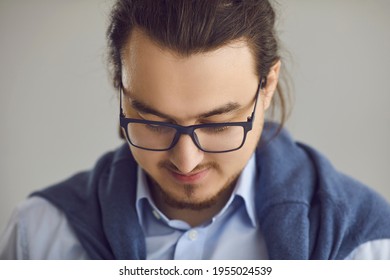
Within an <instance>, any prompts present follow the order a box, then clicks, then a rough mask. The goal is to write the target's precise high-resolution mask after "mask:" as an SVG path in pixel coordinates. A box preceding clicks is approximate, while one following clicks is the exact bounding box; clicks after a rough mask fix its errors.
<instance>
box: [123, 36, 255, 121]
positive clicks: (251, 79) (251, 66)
mask: <svg viewBox="0 0 390 280" xmlns="http://www.w3.org/2000/svg"><path fill="white" fill-rule="evenodd" d="M122 83H123V87H124V90H125V91H126V92H129V93H131V95H132V96H134V97H135V98H137V99H138V100H140V101H142V102H144V103H145V104H148V105H149V106H151V107H153V108H159V111H163V112H164V111H165V112H166V113H172V112H177V114H178V115H180V116H178V117H183V118H186V117H190V116H191V115H192V114H194V115H196V114H200V113H202V112H204V111H207V109H212V108H213V107H215V106H220V105H221V104H224V103H228V102H241V103H244V102H247V101H249V100H251V99H252V98H253V95H254V94H255V90H256V87H257V83H258V77H257V76H256V74H255V61H254V58H253V55H252V53H251V49H250V47H249V46H248V44H247V43H246V42H245V41H238V42H233V43H231V44H228V45H225V46H223V47H221V48H219V49H216V50H214V51H210V52H203V53H196V54H193V55H190V56H179V55H178V54H176V53H174V52H173V51H171V50H167V49H164V48H161V47H160V46H159V45H157V44H156V43H155V42H153V41H152V40H150V38H149V37H148V36H147V35H145V34H144V33H142V32H140V31H138V30H137V29H136V30H134V31H133V32H132V34H131V36H130V37H129V39H128V41H127V43H126V46H125V48H124V50H123V53H122Z"/></svg>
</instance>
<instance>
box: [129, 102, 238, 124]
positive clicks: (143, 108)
mask: <svg viewBox="0 0 390 280" xmlns="http://www.w3.org/2000/svg"><path fill="white" fill-rule="evenodd" d="M131 106H132V107H133V108H134V109H135V110H137V111H138V112H140V113H143V114H152V115H155V116H158V117H161V118H164V119H168V120H174V118H173V117H172V116H169V115H167V114H164V113H161V112H159V111H157V110H156V109H153V108H151V107H149V106H148V105H146V104H145V103H143V102H141V101H139V100H136V99H133V98H131ZM240 108H241V105H240V104H239V103H237V102H229V103H227V104H225V105H222V106H220V107H218V108H215V109H213V110H211V111H208V112H205V113H202V114H199V115H197V116H196V118H197V119H205V118H209V117H212V116H216V115H222V114H228V113H231V112H234V111H237V110H238V109H240Z"/></svg>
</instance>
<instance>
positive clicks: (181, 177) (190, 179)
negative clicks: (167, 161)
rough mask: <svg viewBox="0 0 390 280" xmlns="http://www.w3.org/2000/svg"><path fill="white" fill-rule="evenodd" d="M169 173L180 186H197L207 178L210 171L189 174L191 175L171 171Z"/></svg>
mask: <svg viewBox="0 0 390 280" xmlns="http://www.w3.org/2000/svg"><path fill="white" fill-rule="evenodd" d="M169 173H170V174H171V176H172V177H173V179H174V180H175V181H176V182H177V183H179V184H196V183H199V182H200V181H202V180H203V179H204V177H206V176H207V174H208V173H209V169H204V170H201V171H198V172H194V173H189V174H181V173H177V172H174V171H172V170H169Z"/></svg>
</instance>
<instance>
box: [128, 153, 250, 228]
mask: <svg viewBox="0 0 390 280" xmlns="http://www.w3.org/2000/svg"><path fill="white" fill-rule="evenodd" d="M137 172H138V174H137V175H138V180H137V197H136V209H137V215H138V219H139V221H140V223H141V225H142V227H143V226H144V225H145V222H146V221H145V218H144V217H145V215H144V214H145V211H152V213H153V215H154V216H155V217H156V218H157V219H158V220H161V219H162V220H164V221H165V222H166V223H167V224H169V219H168V218H167V217H166V216H165V215H164V214H163V213H161V212H160V211H159V209H158V208H157V207H156V205H155V204H154V201H153V198H152V194H151V193H150V189H149V187H148V182H147V179H146V174H145V172H144V171H143V170H142V169H141V167H140V166H138V171H137ZM255 179H256V160H255V154H253V155H252V156H251V158H250V159H249V161H248V162H247V164H246V166H245V167H244V169H243V170H242V172H241V174H240V176H239V177H238V179H237V183H236V187H235V189H234V191H233V193H232V196H231V197H230V199H229V201H228V203H227V204H226V205H225V207H224V208H223V210H222V211H221V212H220V213H219V214H217V216H219V215H221V214H223V212H224V210H226V208H228V206H229V205H230V204H231V203H232V201H233V200H234V199H235V198H236V197H241V198H242V200H243V201H244V205H245V209H246V213H247V214H248V217H249V219H250V222H251V224H252V226H253V227H256V224H257V223H256V214H255V213H256V212H255V205H254V197H255ZM145 202H148V203H145ZM217 216H216V217H217ZM216 217H215V218H216Z"/></svg>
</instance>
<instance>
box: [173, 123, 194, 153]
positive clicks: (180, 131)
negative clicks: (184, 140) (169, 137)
mask: <svg viewBox="0 0 390 280" xmlns="http://www.w3.org/2000/svg"><path fill="white" fill-rule="evenodd" d="M194 131H195V127H192V126H179V127H176V137H175V139H174V141H173V146H175V145H176V144H177V142H179V140H180V137H181V136H182V135H188V136H190V138H191V140H192V142H193V143H194V144H195V146H196V147H198V148H200V146H199V145H200V144H199V142H198V139H197V137H196V134H195V133H194Z"/></svg>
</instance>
